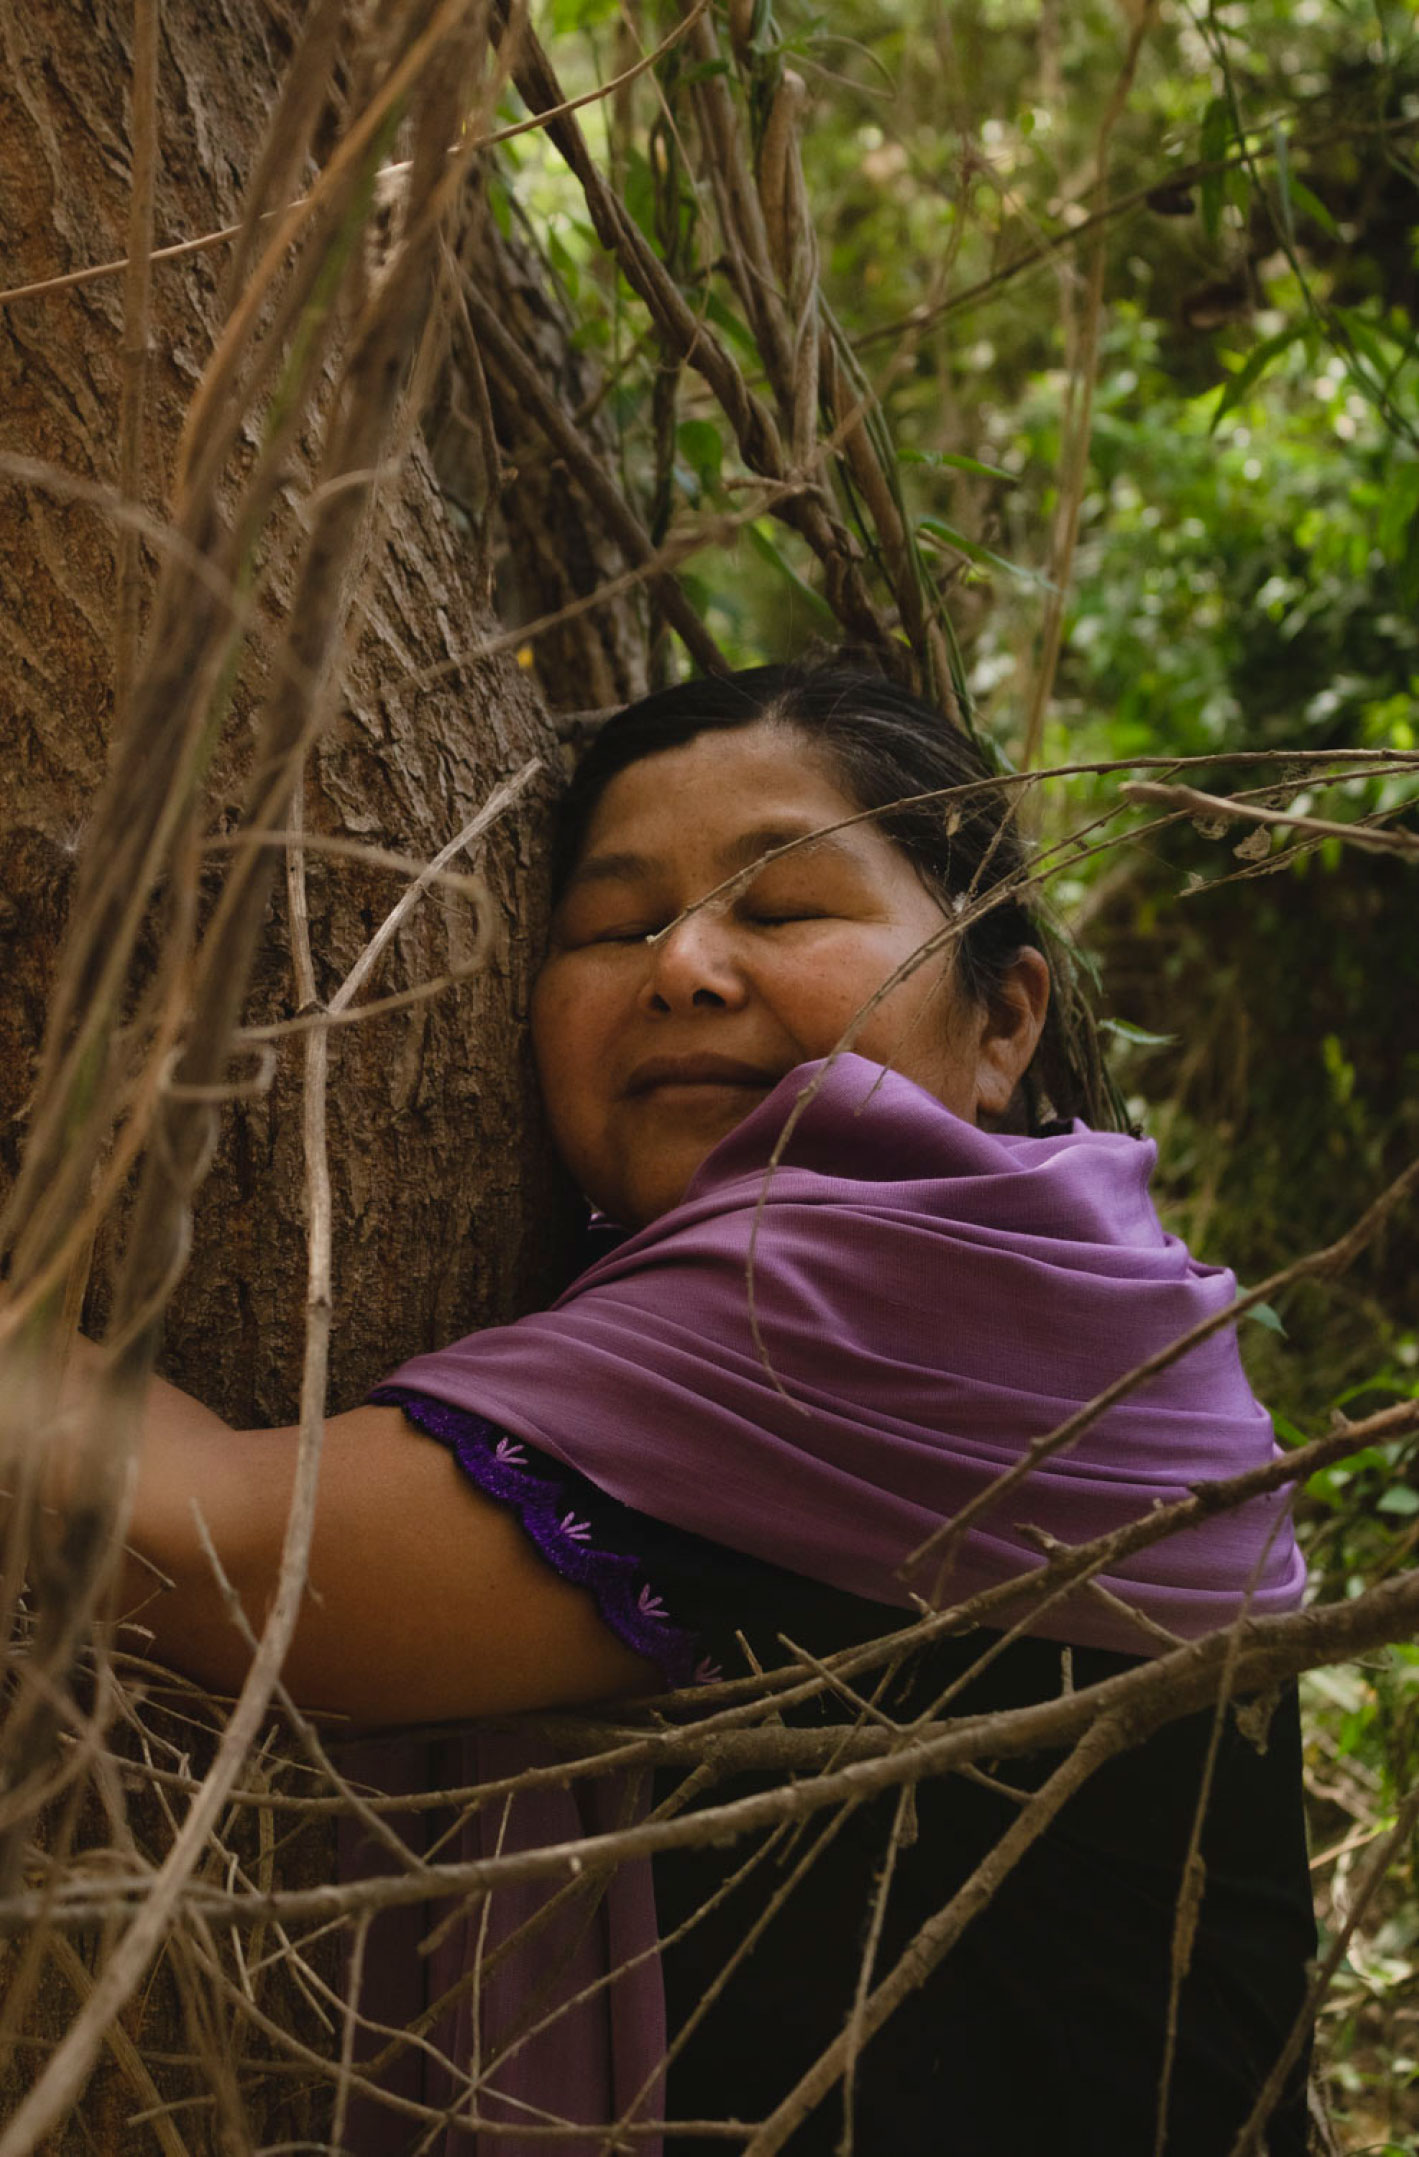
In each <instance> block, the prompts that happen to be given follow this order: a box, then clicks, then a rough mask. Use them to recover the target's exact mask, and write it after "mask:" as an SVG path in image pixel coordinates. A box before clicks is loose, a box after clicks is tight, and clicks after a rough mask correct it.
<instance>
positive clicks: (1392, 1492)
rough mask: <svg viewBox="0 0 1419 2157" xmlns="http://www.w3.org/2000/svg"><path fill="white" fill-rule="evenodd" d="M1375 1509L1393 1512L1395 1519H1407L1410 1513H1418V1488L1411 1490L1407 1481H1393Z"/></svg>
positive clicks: (1382, 1511)
mask: <svg viewBox="0 0 1419 2157" xmlns="http://www.w3.org/2000/svg"><path fill="white" fill-rule="evenodd" d="M1375 1510H1376V1512H1378V1513H1390V1514H1393V1515H1394V1517H1395V1518H1396V1519H1397V1520H1408V1519H1409V1518H1410V1516H1411V1515H1412V1514H1414V1513H1419V1490H1411V1489H1410V1488H1409V1485H1408V1484H1407V1483H1394V1484H1392V1485H1391V1486H1390V1488H1389V1489H1388V1490H1387V1491H1386V1492H1385V1494H1384V1496H1383V1497H1382V1498H1381V1500H1380V1502H1379V1504H1378V1505H1377V1506H1376V1508H1375Z"/></svg>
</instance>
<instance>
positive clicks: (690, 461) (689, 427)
mask: <svg viewBox="0 0 1419 2157" xmlns="http://www.w3.org/2000/svg"><path fill="white" fill-rule="evenodd" d="M675 439H676V441H677V442H678V444H679V446H680V454H681V456H682V457H683V458H684V460H685V462H686V464H687V465H688V466H689V467H690V470H691V471H692V472H693V473H694V475H695V477H696V479H697V480H698V481H699V483H700V485H701V487H717V486H718V485H719V473H720V465H721V462H722V460H723V456H724V444H723V442H722V441H721V439H720V432H719V429H718V427H716V425H715V423H714V421H713V420H712V419H686V420H682V421H681V422H680V425H679V426H678V427H677V428H676V430H675Z"/></svg>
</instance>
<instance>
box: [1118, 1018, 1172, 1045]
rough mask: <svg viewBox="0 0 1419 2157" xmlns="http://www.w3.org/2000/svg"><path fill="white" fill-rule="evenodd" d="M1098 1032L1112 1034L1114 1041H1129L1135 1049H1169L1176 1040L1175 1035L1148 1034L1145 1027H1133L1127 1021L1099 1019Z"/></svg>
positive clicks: (1130, 1022) (1129, 1021)
mask: <svg viewBox="0 0 1419 2157" xmlns="http://www.w3.org/2000/svg"><path fill="white" fill-rule="evenodd" d="M1099 1032H1100V1033H1101V1034H1112V1035H1113V1037H1114V1039H1115V1040H1116V1041H1131V1042H1132V1043H1133V1044H1134V1046H1135V1047H1136V1048H1141V1049H1163V1048H1170V1047H1171V1046H1172V1044H1173V1042H1175V1041H1176V1040H1177V1038H1178V1037H1177V1035H1176V1034H1150V1033H1149V1031H1148V1029H1147V1027H1146V1026H1135V1025H1134V1024H1133V1023H1132V1021H1131V1020H1129V1019H1100V1021H1099Z"/></svg>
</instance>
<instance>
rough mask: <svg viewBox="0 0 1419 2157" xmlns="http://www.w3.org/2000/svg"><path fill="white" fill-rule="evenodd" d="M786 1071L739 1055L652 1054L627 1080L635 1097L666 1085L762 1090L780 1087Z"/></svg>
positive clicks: (629, 1088)
mask: <svg viewBox="0 0 1419 2157" xmlns="http://www.w3.org/2000/svg"><path fill="white" fill-rule="evenodd" d="M781 1076H782V1073H781V1072H777V1071H765V1070H762V1069H761V1068H760V1067H759V1065H757V1064H749V1063H742V1062H741V1061H740V1060H739V1058H738V1057H737V1056H708V1055H697V1056H651V1057H648V1058H647V1059H646V1061H645V1062H644V1063H643V1064H637V1065H636V1068H635V1070H634V1071H633V1072H632V1073H631V1075H630V1078H629V1079H628V1080H627V1081H626V1092H627V1093H628V1094H630V1095H632V1096H634V1095H637V1094H647V1093H654V1092H656V1091H657V1089H658V1088H660V1087H662V1086H740V1087H746V1088H747V1087H751V1086H752V1087H757V1088H758V1089H759V1090H760V1091H761V1092H762V1091H764V1090H766V1089H770V1088H772V1087H774V1086H777V1084H778V1082H779V1079H780V1078H781Z"/></svg>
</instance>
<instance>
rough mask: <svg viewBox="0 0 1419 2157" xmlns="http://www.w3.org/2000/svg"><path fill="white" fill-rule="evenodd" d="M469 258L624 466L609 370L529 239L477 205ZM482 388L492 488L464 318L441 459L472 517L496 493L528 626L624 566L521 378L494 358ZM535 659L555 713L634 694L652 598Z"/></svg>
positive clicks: (504, 602)
mask: <svg viewBox="0 0 1419 2157" xmlns="http://www.w3.org/2000/svg"><path fill="white" fill-rule="evenodd" d="M464 261H465V264H466V267H467V270H468V274H469V275H470V276H471V277H473V278H474V279H476V281H477V284H478V286H479V288H480V290H481V291H482V293H483V295H484V296H485V298H486V299H487V300H488V301H489V302H490V303H491V304H492V306H493V307H494V308H495V309H496V311H497V314H498V317H499V320H500V321H501V322H502V324H503V327H504V328H505V329H507V330H508V331H509V332H510V333H511V335H512V336H513V337H514V338H515V340H516V342H517V344H518V346H519V348H520V349H521V351H522V352H523V353H524V355H525V356H526V357H527V359H528V360H529V361H530V362H531V364H532V366H533V367H534V368H535V369H536V372H537V374H538V376H539V378H540V379H541V381H542V382H543V383H545V384H546V385H547V386H548V387H550V388H551V389H552V390H554V392H555V394H556V396H557V398H558V400H559V402H560V403H561V404H562V406H563V407H564V409H565V410H566V411H567V412H568V413H570V414H572V415H573V416H574V418H575V420H576V423H577V429H578V432H579V433H580V434H581V436H582V439H583V440H584V441H585V442H586V444H587V446H588V448H590V449H591V450H592V451H593V453H594V454H595V455H596V457H597V458H598V459H599V460H600V461H601V463H602V464H603V465H604V466H605V467H606V468H607V469H608V470H610V471H612V472H614V471H616V469H617V467H618V464H619V461H620V445H619V443H618V441H617V438H616V432H615V429H614V427H613V426H612V424H611V418H610V412H609V408H608V404H607V402H606V399H605V384H604V381H603V378H602V376H601V374H600V372H599V370H598V369H597V368H596V367H595V366H594V365H593V364H592V362H591V361H590V360H589V359H588V358H587V357H586V355H585V353H583V352H581V351H579V350H578V349H577V347H576V345H575V344H574V342H573V335H574V332H575V328H576V325H575V323H574V321H573V320H572V319H571V317H570V316H569V315H568V313H567V311H566V308H565V305H564V304H563V303H562V301H561V300H560V297H559V295H558V294H557V293H556V291H555V290H554V289H553V288H552V287H551V285H550V283H549V281H548V280H547V279H546V278H545V277H544V276H543V275H542V273H541V268H540V265H539V263H538V260H537V257H536V254H535V252H534V250H533V248H532V247H531V246H530V245H529V243H528V242H527V240H526V239H525V238H524V237H523V236H522V235H521V234H520V233H519V232H518V230H517V229H516V228H515V227H514V229H513V230H512V231H510V232H508V233H506V234H504V233H503V232H501V231H500V230H499V228H498V225H497V222H496V221H495V219H494V217H493V214H492V212H491V209H490V208H488V207H487V205H486V203H485V202H483V203H475V204H474V205H473V214H472V215H471V216H470V221H469V232H468V238H467V242H466V244H465V249H464ZM484 384H485V387H486V393H487V409H488V416H489V418H490V419H491V421H492V427H493V432H494V434H495V438H496V445H497V455H498V462H499V465H500V470H499V472H498V473H497V475H496V476H495V477H494V478H493V480H492V482H491V485H490V482H489V477H488V472H487V463H488V460H487V457H486V454H485V453H484V452H483V450H482V447H481V432H480V430H479V429H478V428H477V427H476V425H474V424H473V423H472V422H473V414H474V413H475V412H476V410H477V408H478V405H479V402H480V397H479V390H478V385H477V383H476V382H474V381H472V380H470V363H469V357H468V340H467V337H466V334H465V333H464V332H463V330H462V327H461V325H460V326H457V327H455V331H454V336H453V340H452V346H451V350H450V354H449V363H448V365H447V367H446V368H445V370H444V375H443V381H442V384H441V387H440V395H439V397H438V399H437V400H436V405H435V409H434V411H433V412H432V413H431V415H430V426H429V430H428V431H429V440H430V446H431V449H432V452H433V459H434V468H435V470H436V472H437V474H438V477H439V481H440V484H441V485H442V486H443V487H444V488H445V489H446V491H447V493H448V495H449V497H450V499H451V500H452V501H453V502H454V503H455V504H456V505H457V506H458V508H459V509H460V511H461V512H462V513H463V514H465V515H466V516H468V517H469V518H470V520H474V521H476V522H477V523H479V524H482V523H483V520H484V517H485V515H486V509H487V507H488V506H489V503H490V497H491V505H490V506H491V507H492V508H493V509H494V510H495V512H496V515H495V516H494V517H492V518H491V519H488V522H487V529H489V531H490V536H491V537H492V538H493V540H494V542H495V545H494V553H493V567H494V571H495V579H496V595H497V609H498V614H499V616H500V617H501V619H502V620H503V621H504V622H506V623H509V624H516V623H526V622H531V621H534V620H536V619H538V618H539V617H540V616H543V615H548V614H554V613H556V612H558V611H559V610H560V609H562V608H563V607H567V606H571V605H574V604H575V602H576V601H578V600H579V599H582V598H584V597H585V596H586V595H587V594H588V593H591V592H594V591H597V590H599V589H601V588H602V587H603V586H605V585H607V584H609V583H610V582H611V581H612V579H614V578H616V577H618V576H620V575H621V574H622V573H623V572H624V571H625V570H626V568H627V567H628V566H629V565H628V563H627V561H626V559H625V557H624V555H623V554H622V552H621V550H620V549H619V548H618V547H617V545H616V543H615V541H614V540H613V539H612V538H611V537H610V535H609V534H608V533H607V532H606V530H605V529H604V527H603V526H602V525H601V523H600V522H599V520H598V518H597V516H596V513H595V511H594V509H593V508H592V506H591V504H590V503H589V502H588V501H587V499H586V497H585V495H584V493H583V492H582V489H581V487H580V485H579V484H578V482H577V481H576V480H575V479H573V478H572V476H571V474H570V473H569V472H568V470H567V468H566V465H565V463H564V462H563V460H562V459H561V458H560V457H559V456H558V455H557V454H556V452H555V449H554V448H553V447H551V446H550V445H549V444H548V443H547V441H546V440H545V438H544V437H543V436H541V435H540V434H539V433H538V432H537V429H536V427H535V425H534V424H533V422H532V419H531V417H530V415H529V414H528V412H527V410H526V407H525V404H524V402H523V400H522V399H521V398H520V397H519V396H518V394H517V390H516V388H515V386H513V385H511V384H509V383H507V382H505V381H503V380H502V379H501V377H500V376H499V374H498V371H497V369H496V368H495V367H488V368H487V369H486V371H485V374H484ZM529 658H530V662H531V667H532V671H533V674H534V676H535V679H536V681H537V683H538V686H539V687H540V688H541V690H542V693H543V695H544V696H545V698H546V700H547V702H548V704H549V705H550V706H551V708H552V709H553V710H554V711H560V712H585V711H588V710H591V711H596V710H602V711H604V710H606V709H607V708H608V707H610V706H613V705H616V704H622V703H628V702H629V701H630V699H631V698H632V697H636V696H640V695H642V694H643V693H644V691H645V688H646V617H645V606H644V599H643V596H642V595H641V594H640V593H639V592H634V591H633V592H630V593H625V594H622V595H621V596H620V597H619V598H618V599H616V600H613V601H611V602H610V603H609V604H608V603H603V604H600V605H598V606H596V607H595V608H592V609H589V610H587V611H586V612H583V613H577V614H573V615H571V616H570V617H569V618H568V620H567V621H565V622H564V623H560V624H559V625H558V626H557V627H556V628H555V629H552V630H548V631H545V632H544V633H543V634H542V635H541V636H539V638H538V639H537V642H536V644H535V646H534V647H532V649H531V651H530V653H529Z"/></svg>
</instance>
